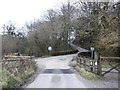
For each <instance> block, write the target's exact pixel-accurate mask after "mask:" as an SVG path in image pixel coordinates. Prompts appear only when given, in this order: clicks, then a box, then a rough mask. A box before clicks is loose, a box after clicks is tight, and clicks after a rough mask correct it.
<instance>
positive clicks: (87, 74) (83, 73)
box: [74, 65, 104, 80]
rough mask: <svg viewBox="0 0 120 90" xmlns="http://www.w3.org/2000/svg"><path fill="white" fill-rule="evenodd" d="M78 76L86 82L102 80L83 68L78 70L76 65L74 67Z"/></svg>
mask: <svg viewBox="0 0 120 90" xmlns="http://www.w3.org/2000/svg"><path fill="white" fill-rule="evenodd" d="M74 68H75V69H76V70H77V71H78V72H79V74H80V75H81V76H82V77H84V78H85V79H88V80H104V78H103V77H102V76H99V75H97V74H94V73H91V72H88V71H86V70H85V69H84V68H80V67H79V66H78V65H76V66H75V67H74Z"/></svg>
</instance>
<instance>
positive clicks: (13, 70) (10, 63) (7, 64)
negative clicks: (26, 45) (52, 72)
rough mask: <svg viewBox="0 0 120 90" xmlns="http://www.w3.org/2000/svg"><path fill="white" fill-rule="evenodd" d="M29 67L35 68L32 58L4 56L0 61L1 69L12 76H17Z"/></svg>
mask: <svg viewBox="0 0 120 90" xmlns="http://www.w3.org/2000/svg"><path fill="white" fill-rule="evenodd" d="M30 67H35V58H34V56H5V57H4V59H3V60H2V69H3V70H7V71H8V72H9V73H10V74H13V75H18V73H22V72H23V71H25V70H27V69H28V68H30Z"/></svg>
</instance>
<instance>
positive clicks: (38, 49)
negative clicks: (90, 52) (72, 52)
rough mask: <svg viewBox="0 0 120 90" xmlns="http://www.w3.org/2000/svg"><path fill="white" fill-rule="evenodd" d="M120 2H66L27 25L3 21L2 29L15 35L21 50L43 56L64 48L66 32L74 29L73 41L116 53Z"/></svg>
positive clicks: (108, 52)
mask: <svg viewBox="0 0 120 90" xmlns="http://www.w3.org/2000/svg"><path fill="white" fill-rule="evenodd" d="M119 21H120V11H119V2H116V3H112V2H82V1H78V2H73V3H71V2H68V3H67V4H63V5H62V6H61V7H60V8H59V10H54V9H49V10H47V11H46V13H45V15H44V20H43V21H40V20H37V21H35V22H33V23H30V24H27V25H26V28H27V29H28V33H27V35H26V29H25V28H21V29H17V30H16V27H15V25H14V24H8V25H4V31H7V32H6V33H7V35H11V36H12V37H15V38H16V39H17V44H16V45H17V46H16V47H19V50H18V51H20V52H22V53H25V52H27V53H28V54H29V55H35V56H42V55H47V54H48V50H47V48H48V46H52V48H53V52H56V51H62V50H63V51H66V50H69V49H71V48H70V47H69V33H70V32H72V31H74V32H76V39H75V40H74V43H75V44H78V45H80V46H81V47H83V48H87V49H90V47H91V46H93V47H95V49H96V50H97V51H99V52H100V53H101V54H102V55H104V56H108V55H110V56H116V55H118V52H117V50H118V48H119V44H118V42H119V39H118V32H119V26H120V25H119Z"/></svg>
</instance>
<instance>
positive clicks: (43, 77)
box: [26, 54, 86, 88]
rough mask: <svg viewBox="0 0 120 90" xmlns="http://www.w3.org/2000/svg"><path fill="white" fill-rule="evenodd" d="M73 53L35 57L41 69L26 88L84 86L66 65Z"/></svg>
mask: <svg viewBox="0 0 120 90" xmlns="http://www.w3.org/2000/svg"><path fill="white" fill-rule="evenodd" d="M75 55H76V54H71V55H63V56H55V57H49V58H40V59H37V60H36V61H37V65H38V67H39V68H40V69H41V71H40V73H39V75H38V76H37V77H36V79H35V80H34V81H33V82H32V83H30V84H29V85H27V86H26V88H86V86H85V85H84V83H83V82H81V81H80V80H79V79H78V77H77V76H76V73H75V72H74V71H73V70H72V69H71V68H70V66H68V65H69V62H70V60H72V58H73V57H74V56H75Z"/></svg>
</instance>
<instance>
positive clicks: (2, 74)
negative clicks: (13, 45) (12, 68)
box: [0, 67, 36, 90]
mask: <svg viewBox="0 0 120 90" xmlns="http://www.w3.org/2000/svg"><path fill="white" fill-rule="evenodd" d="M35 71H36V67H30V68H28V69H27V70H25V71H24V72H22V73H18V75H16V76H15V75H12V74H10V73H9V72H8V71H7V70H3V71H0V85H2V88H3V89H2V90H4V89H5V90H6V89H9V88H20V87H21V86H22V85H24V84H25V83H26V81H27V80H28V78H29V77H31V76H32V75H33V74H34V73H35Z"/></svg>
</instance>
